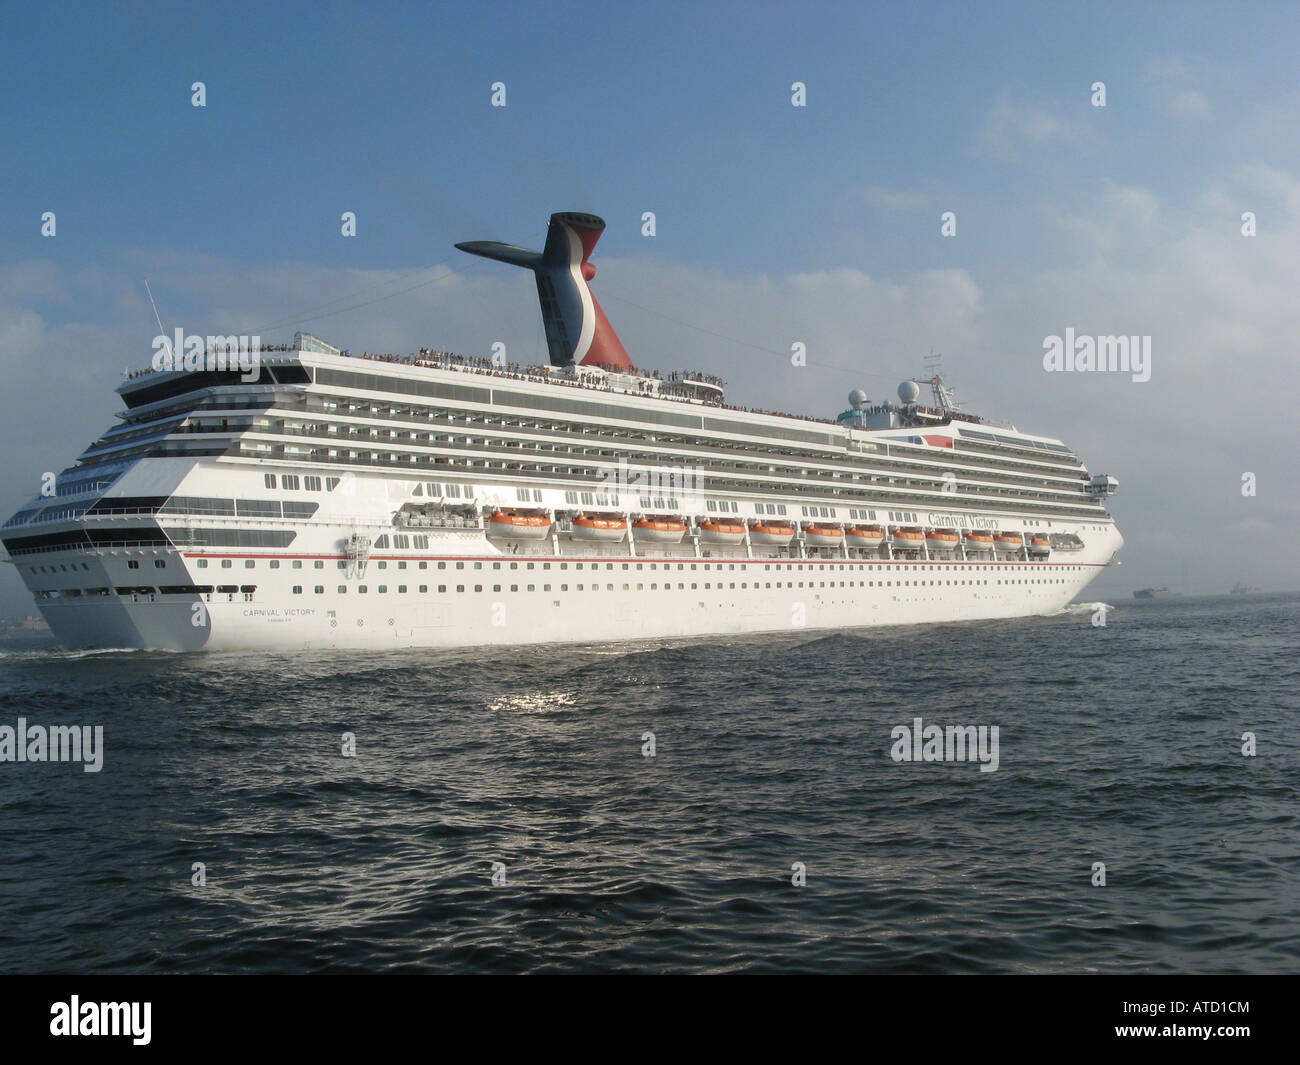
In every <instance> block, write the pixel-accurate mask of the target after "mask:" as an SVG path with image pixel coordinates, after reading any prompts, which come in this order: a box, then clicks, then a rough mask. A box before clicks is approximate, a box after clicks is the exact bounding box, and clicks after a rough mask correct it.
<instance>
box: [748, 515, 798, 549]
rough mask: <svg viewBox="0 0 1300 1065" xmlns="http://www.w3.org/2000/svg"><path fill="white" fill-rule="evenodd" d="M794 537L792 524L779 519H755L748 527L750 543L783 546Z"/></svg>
mask: <svg viewBox="0 0 1300 1065" xmlns="http://www.w3.org/2000/svg"><path fill="white" fill-rule="evenodd" d="M793 539H794V526H793V525H786V524H785V523H784V522H779V521H756V522H754V523H753V524H752V525H751V526H750V527H749V542H750V543H751V544H769V545H772V546H775V547H784V546H785V545H786V544H788V543H789V542H790V541H791V540H793Z"/></svg>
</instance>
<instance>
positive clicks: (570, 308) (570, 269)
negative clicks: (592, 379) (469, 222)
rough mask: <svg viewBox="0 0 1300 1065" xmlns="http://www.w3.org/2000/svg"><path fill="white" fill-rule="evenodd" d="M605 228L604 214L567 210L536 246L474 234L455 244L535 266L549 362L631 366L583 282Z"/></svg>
mask: <svg viewBox="0 0 1300 1065" xmlns="http://www.w3.org/2000/svg"><path fill="white" fill-rule="evenodd" d="M603 232H605V220H604V219H602V218H597V217H596V216H595V215H594V214H582V213H581V212H577V211H565V212H562V213H560V214H553V215H551V221H550V227H549V229H548V230H547V233H546V247H545V248H544V249H543V250H542V251H540V252H537V251H529V250H528V249H527V248H517V247H515V246H514V245H513V244H499V243H497V242H496V241H491V240H472V241H468V242H466V243H464V244H457V245H456V247H457V248H459V249H460V250H461V251H467V252H469V253H470V254H471V255H481V256H483V258H485V259H496V260H497V261H498V262H503V263H510V264H512V265H513V266H522V267H524V268H525V269H526V270H531V271H532V272H533V276H534V277H536V279H537V298H538V300H540V301H541V304H542V322H543V324H544V325H545V326H546V346H547V348H548V349H549V350H550V355H551V365H553V366H567V365H569V364H570V363H574V362H578V363H581V364H582V365H584V366H603V367H606V368H609V369H616V370H630V369H632V360H631V359H629V358H628V357H627V352H626V351H625V350H624V348H623V344H622V341H620V340H619V339H618V334H616V333H615V332H614V327H613V326H611V325H610V324H609V319H608V318H606V317H605V312H604V311H603V310H601V309H600V304H599V303H597V302H596V297H595V296H593V295H592V293H591V288H590V287H589V286H588V284H587V282H588V281H590V280H591V279H592V278H593V277H595V276H596V268H595V267H594V266H592V264H591V263H589V262H588V261H587V259H588V258H589V257H590V255H591V252H592V249H593V248H595V247H596V241H598V240H600V235H601V234H602V233H603Z"/></svg>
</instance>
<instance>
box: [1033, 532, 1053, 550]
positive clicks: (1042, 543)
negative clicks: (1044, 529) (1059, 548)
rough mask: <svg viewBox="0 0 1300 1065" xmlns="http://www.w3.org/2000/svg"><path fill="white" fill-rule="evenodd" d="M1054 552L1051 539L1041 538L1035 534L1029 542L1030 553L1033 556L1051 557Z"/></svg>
mask: <svg viewBox="0 0 1300 1065" xmlns="http://www.w3.org/2000/svg"><path fill="white" fill-rule="evenodd" d="M1051 552H1052V541H1051V538H1050V537H1047V536H1039V535H1037V534H1035V535H1034V536H1033V537H1031V538H1030V541H1029V553H1030V554H1031V555H1049V554H1051Z"/></svg>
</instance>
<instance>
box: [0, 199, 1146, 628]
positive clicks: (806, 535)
mask: <svg viewBox="0 0 1300 1065" xmlns="http://www.w3.org/2000/svg"><path fill="white" fill-rule="evenodd" d="M604 225H605V224H604V222H603V221H601V220H600V219H599V218H596V217H595V216H593V215H587V214H577V213H566V214H556V215H553V216H552V217H551V221H550V226H549V230H548V233H547V238H546V245H545V248H544V249H543V250H542V251H541V252H535V251H528V250H527V249H524V248H517V247H514V246H511V245H506V244H496V243H487V242H476V243H470V244H461V245H457V246H458V247H459V248H461V249H462V250H464V251H468V252H471V253H473V254H476V255H481V256H485V257H487V258H491V259H496V260H499V261H502V262H506V263H510V264H512V265H516V266H521V267H524V268H526V269H529V270H531V271H533V273H534V275H535V277H536V281H537V289H538V295H539V297H540V300H541V305H542V316H543V322H544V325H545V328H546V338H547V345H548V348H549V353H550V364H549V365H545V366H533V367H523V366H511V365H499V364H496V363H494V362H493V361H491V360H487V359H477V358H462V357H459V356H455V355H451V354H448V353H446V352H440V351H434V350H424V351H421V352H419V353H417V354H415V355H412V356H405V357H395V356H373V355H364V356H360V357H354V356H350V355H348V354H347V353H346V352H341V351H339V350H337V349H335V348H333V347H331V346H330V345H328V344H325V343H323V342H322V341H320V340H317V339H316V338H314V337H311V336H308V335H305V334H298V335H297V336H295V338H294V342H293V344H292V345H284V346H281V347H274V348H260V349H259V350H258V352H257V359H256V364H255V365H254V366H253V367H252V370H251V372H243V371H242V370H241V369H240V368H239V367H236V366H234V365H233V362H234V360H233V358H230V359H227V351H228V349H229V342H231V341H233V340H234V339H235V338H216V337H212V338H207V339H208V341H209V342H211V343H210V346H209V347H208V350H206V351H199V352H198V353H197V354H194V355H193V357H189V356H187V355H184V354H182V353H181V352H180V351H179V350H178V351H176V352H175V353H174V358H172V357H171V355H170V349H168V351H167V352H165V354H167V355H168V357H167V358H166V359H165V360H164V361H163V362H162V363H161V368H158V361H157V360H155V367H154V368H150V369H147V370H144V371H142V372H140V373H137V374H134V375H132V376H131V377H130V378H129V379H128V380H127V381H126V382H125V383H123V384H122V385H121V386H120V387H119V388H118V392H119V393H120V394H121V396H122V399H123V400H124V402H125V404H126V408H127V409H126V411H125V412H124V413H123V414H121V415H119V418H120V419H121V424H119V425H116V426H114V427H113V428H111V429H110V430H109V431H107V432H106V433H104V435H103V436H101V437H100V438H99V439H98V440H96V441H95V442H94V443H93V444H91V446H90V447H88V448H87V449H86V451H85V452H84V453H83V454H82V455H81V457H80V458H79V459H78V460H77V461H76V463H75V464H74V465H73V466H71V467H70V468H68V469H67V470H65V471H64V472H63V473H61V474H60V475H59V476H58V477H57V478H56V479H55V480H54V484H53V485H52V486H49V487H48V488H47V491H44V492H42V493H39V494H38V495H36V496H35V497H34V498H33V499H32V500H31V501H30V502H29V503H28V504H26V505H25V506H24V507H23V508H22V509H21V510H20V511H19V512H18V513H17V514H15V515H14V516H13V517H12V518H11V519H10V520H9V521H8V522H6V523H5V525H4V528H3V541H4V545H5V547H6V548H7V550H8V552H9V555H10V559H11V561H12V563H13V564H14V565H15V566H16V567H17V570H18V572H19V573H20V574H21V576H22V578H23V580H24V581H25V582H26V584H27V586H28V587H29V588H30V589H31V591H32V593H33V595H34V596H35V598H36V603H37V606H38V607H39V608H40V610H41V612H42V614H43V615H44V616H45V618H46V620H47V621H48V622H49V624H50V627H51V629H52V630H53V632H54V634H55V635H56V636H57V637H58V639H59V640H60V641H61V642H62V643H63V644H64V645H65V646H67V647H71V648H89V647H140V648H158V649H171V650H198V649H209V650H230V649H253V650H278V649H301V648H323V647H337V648H350V647H355V648H376V647H378V648H383V647H407V646H419V647H462V646H473V645H481V644H498V643H499V644H526V643H543V642H554V641H605V640H622V639H638V638H652V637H677V636H697V635H705V634H724V633H746V632H763V631H782V630H790V629H798V628H809V629H826V628H844V627H852V626H866V625H900V624H912V623H917V622H938V621H957V620H970V619H979V618H1006V617H1016V616H1022V615H1028V614H1045V613H1049V612H1052V611H1055V610H1057V609H1059V608H1060V607H1062V606H1064V605H1065V604H1066V603H1068V602H1070V600H1071V599H1073V598H1074V597H1075V596H1076V595H1077V594H1078V593H1079V592H1080V590H1081V589H1083V588H1084V586H1085V585H1087V584H1088V582H1089V581H1091V580H1092V579H1093V577H1094V576H1096V574H1097V573H1098V572H1099V571H1100V569H1101V568H1102V567H1103V566H1105V565H1107V564H1108V563H1109V562H1110V561H1111V559H1112V558H1113V556H1114V554H1115V552H1116V551H1118V549H1119V548H1120V547H1121V545H1122V543H1123V540H1122V538H1121V537H1120V534H1119V531H1118V530H1117V529H1116V527H1115V523H1114V520H1113V519H1112V518H1111V516H1110V515H1109V514H1108V513H1107V511H1106V509H1105V506H1104V500H1105V499H1106V498H1107V497H1108V496H1109V495H1111V494H1112V493H1113V492H1114V491H1115V488H1116V482H1115V479H1114V478H1112V477H1106V476H1098V477H1091V476H1089V474H1088V471H1087V470H1086V469H1085V468H1084V466H1083V464H1082V463H1081V462H1080V460H1079V459H1078V457H1077V456H1075V455H1074V454H1073V453H1072V452H1071V451H1070V449H1069V448H1068V447H1066V446H1065V445H1064V444H1062V443H1061V442H1060V441H1058V440H1055V439H1052V438H1050V437H1042V436H1035V435H1031V434H1027V433H1022V432H1019V431H1017V430H1015V429H1013V428H1009V427H1002V426H995V425H993V424H990V423H987V422H985V421H983V420H981V419H979V418H976V417H974V416H972V415H969V414H965V413H963V412H960V411H958V410H957V409H956V407H955V405H954V404H953V402H952V398H951V395H950V393H949V392H948V390H947V389H946V388H945V387H944V385H943V381H942V378H941V377H939V376H938V375H937V374H935V375H934V376H933V377H932V378H931V379H930V380H928V381H927V382H926V383H927V384H928V385H929V386H930V387H931V389H932V392H933V400H932V403H931V405H928V406H927V405H923V404H921V403H920V402H919V400H920V397H921V391H920V387H919V386H918V384H917V383H916V382H913V381H905V382H903V384H902V385H901V386H900V387H899V400H898V402H896V403H895V402H881V403H871V402H870V401H868V400H867V398H866V396H865V394H864V393H862V392H860V391H856V390H855V391H854V392H853V393H852V394H851V395H850V409H848V410H846V411H844V412H843V413H842V414H840V415H839V416H838V418H836V419H835V420H834V421H822V420H817V419H812V418H805V417H795V416H789V415H782V414H777V413H772V412H766V411H752V410H745V409H740V408H736V407H731V406H727V405H726V404H725V403H724V402H723V383H722V382H721V381H719V380H717V379H716V378H713V377H710V376H708V375H706V374H700V373H683V372H677V373H662V374H661V373H660V372H658V371H654V372H646V371H644V370H640V369H637V368H635V367H633V365H632V363H631V361H630V360H629V358H628V356H627V353H626V351H624V349H623V345H622V344H621V343H620V341H619V339H618V337H617V335H616V334H615V333H614V330H613V329H612V328H611V327H610V324H609V322H608V320H607V319H606V317H605V314H604V312H603V311H602V310H601V307H600V305H599V304H598V303H597V302H596V299H595V297H594V295H593V294H592V291H591V289H590V287H589V285H588V282H589V281H591V279H592V278H593V277H594V276H595V267H594V266H593V265H592V264H591V263H590V262H589V257H590V255H591V251H592V249H593V248H594V246H595V244H596V241H597V239H598V238H599V237H600V234H601V232H602V231H603V229H604ZM214 348H215V349H217V350H214ZM223 348H224V349H225V350H221V349H223ZM245 369H247V368H246V367H245Z"/></svg>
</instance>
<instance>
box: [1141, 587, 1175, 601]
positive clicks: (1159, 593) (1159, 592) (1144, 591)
mask: <svg viewBox="0 0 1300 1065" xmlns="http://www.w3.org/2000/svg"><path fill="white" fill-rule="evenodd" d="M1176 594H1177V593H1176V592H1171V591H1170V590H1169V589H1168V588H1139V589H1138V590H1137V591H1136V592H1134V593H1133V598H1134V599H1163V598H1164V597H1165V596H1167V595H1176Z"/></svg>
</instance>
